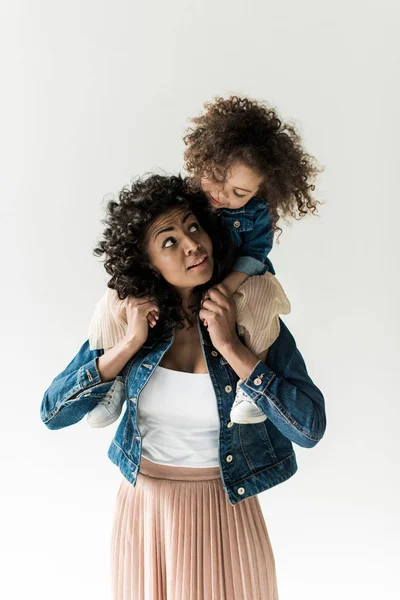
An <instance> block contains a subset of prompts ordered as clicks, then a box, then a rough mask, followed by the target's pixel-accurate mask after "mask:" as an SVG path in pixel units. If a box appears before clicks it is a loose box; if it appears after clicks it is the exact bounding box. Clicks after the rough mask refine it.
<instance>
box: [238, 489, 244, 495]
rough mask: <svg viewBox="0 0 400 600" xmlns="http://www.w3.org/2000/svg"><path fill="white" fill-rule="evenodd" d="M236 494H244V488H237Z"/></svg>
mask: <svg viewBox="0 0 400 600" xmlns="http://www.w3.org/2000/svg"><path fill="white" fill-rule="evenodd" d="M238 494H240V495H241V496H243V494H244V488H239V489H238Z"/></svg>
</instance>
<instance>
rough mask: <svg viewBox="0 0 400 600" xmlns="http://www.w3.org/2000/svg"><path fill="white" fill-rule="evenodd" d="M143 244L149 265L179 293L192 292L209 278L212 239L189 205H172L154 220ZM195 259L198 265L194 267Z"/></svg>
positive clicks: (212, 261)
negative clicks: (144, 244)
mask: <svg viewBox="0 0 400 600" xmlns="http://www.w3.org/2000/svg"><path fill="white" fill-rule="evenodd" d="M146 244H147V252H148V255H149V258H150V262H149V266H150V267H151V268H152V269H154V270H156V271H158V272H159V273H160V274H161V275H162V277H163V278H164V279H165V280H166V281H168V283H170V284H171V285H173V286H174V287H175V288H176V289H177V290H178V292H181V293H182V292H184V291H188V290H189V291H191V290H193V288H195V287H196V286H198V285H202V284H203V283H207V281H209V280H210V279H211V277H212V274H213V270H214V259H213V248H212V242H211V239H210V237H209V236H208V234H207V233H206V232H205V231H204V229H203V228H202V227H201V225H200V223H199V221H198V220H197V218H196V217H195V215H194V214H193V212H192V211H191V209H190V208H181V207H177V208H173V209H170V210H168V211H166V212H165V213H163V214H162V215H160V216H159V217H157V218H156V219H154V221H152V222H151V223H150V225H149V226H148V230H147V237H146ZM203 259H204V260H203ZM194 262H196V263H199V262H201V264H199V265H198V266H193V263H194Z"/></svg>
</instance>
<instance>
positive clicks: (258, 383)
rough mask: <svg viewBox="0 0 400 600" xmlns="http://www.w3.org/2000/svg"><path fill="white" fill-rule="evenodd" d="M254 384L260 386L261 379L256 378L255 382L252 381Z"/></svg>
mask: <svg viewBox="0 0 400 600" xmlns="http://www.w3.org/2000/svg"><path fill="white" fill-rule="evenodd" d="M254 383H255V385H261V384H262V381H261V379H260V378H259V377H256V378H255V380H254Z"/></svg>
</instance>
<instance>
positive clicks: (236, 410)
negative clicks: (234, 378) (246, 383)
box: [230, 379, 267, 425]
mask: <svg viewBox="0 0 400 600" xmlns="http://www.w3.org/2000/svg"><path fill="white" fill-rule="evenodd" d="M240 383H242V380H241V379H239V381H238V382H237V386H236V398H235V401H234V403H233V404H232V408H231V413H230V419H231V421H232V422H233V423H239V424H241V425H245V424H254V423H262V422H263V421H265V420H266V418H267V415H266V414H265V413H264V412H263V411H262V410H261V409H260V408H258V406H257V405H256V403H255V402H254V400H252V399H251V398H250V396H248V395H247V394H246V393H245V392H244V391H243V390H242V388H241V387H240V385H239V384H240Z"/></svg>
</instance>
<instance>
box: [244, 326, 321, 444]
mask: <svg viewBox="0 0 400 600" xmlns="http://www.w3.org/2000/svg"><path fill="white" fill-rule="evenodd" d="M279 321H280V333H279V336H278V338H277V339H276V340H275V342H274V343H273V344H272V345H271V347H270V348H269V350H268V355H267V358H266V362H265V363H264V362H262V361H258V363H257V364H256V365H255V367H254V369H253V371H252V372H251V373H250V375H249V376H248V378H247V379H245V380H244V381H243V382H241V383H240V387H241V388H242V390H243V391H244V392H245V393H246V394H247V395H248V396H250V397H251V398H252V399H253V400H254V401H255V402H256V404H257V406H258V407H259V408H261V410H262V411H263V412H264V413H265V414H266V415H267V417H268V418H269V419H271V421H272V423H273V424H274V425H275V426H276V427H277V428H278V429H279V431H280V432H281V433H282V434H283V435H284V436H285V437H287V438H288V439H289V440H291V441H292V442H294V443H296V444H298V445H299V446H303V447H304V448H312V447H313V446H315V445H316V444H317V443H318V442H319V441H320V439H321V438H322V437H323V435H324V432H325V429H326V415H325V400H324V397H323V395H322V393H321V391H320V390H319V389H318V387H317V386H316V385H315V384H314V383H313V381H312V380H311V378H310V376H309V375H308V372H307V368H306V365H305V362H304V360H303V357H302V355H301V353H300V351H299V349H298V348H297V346H296V342H295V340H294V338H293V336H292V334H291V333H290V331H289V329H288V328H287V327H286V325H285V324H284V323H283V321H282V320H281V319H279Z"/></svg>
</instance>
